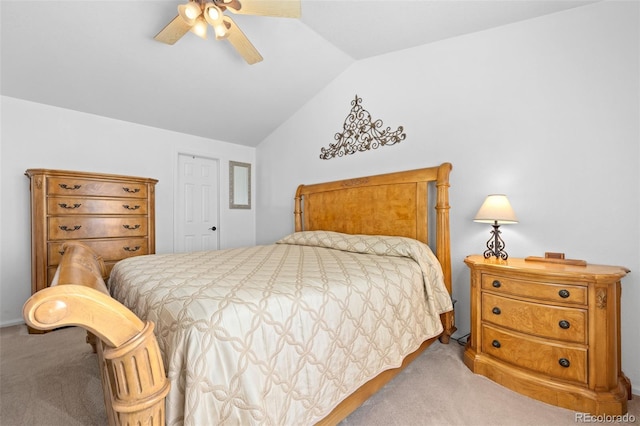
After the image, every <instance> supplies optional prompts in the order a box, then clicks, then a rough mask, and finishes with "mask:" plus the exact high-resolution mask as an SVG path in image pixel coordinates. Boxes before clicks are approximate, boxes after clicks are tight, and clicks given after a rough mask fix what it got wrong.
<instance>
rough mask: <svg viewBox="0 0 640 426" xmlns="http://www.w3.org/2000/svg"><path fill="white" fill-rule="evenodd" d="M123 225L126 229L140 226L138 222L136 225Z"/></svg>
mask: <svg viewBox="0 0 640 426" xmlns="http://www.w3.org/2000/svg"><path fill="white" fill-rule="evenodd" d="M122 227H123V228H124V229H138V228H140V225H138V224H136V225H122Z"/></svg>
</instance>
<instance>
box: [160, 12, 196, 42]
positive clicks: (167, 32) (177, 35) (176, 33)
mask: <svg viewBox="0 0 640 426" xmlns="http://www.w3.org/2000/svg"><path fill="white" fill-rule="evenodd" d="M190 29H191V25H189V24H187V23H186V22H185V21H184V19H182V18H181V17H180V15H178V16H176V17H175V18H174V19H173V21H171V22H169V23H168V24H167V26H166V27H164V28H163V29H162V31H160V32H159V33H158V34H156V36H155V37H154V39H155V40H157V41H161V42H162V43H167V44H175V42H176V41H178V40H180V39H181V38H182V36H183V35H185V34H186V33H187V32H188V31H189V30H190Z"/></svg>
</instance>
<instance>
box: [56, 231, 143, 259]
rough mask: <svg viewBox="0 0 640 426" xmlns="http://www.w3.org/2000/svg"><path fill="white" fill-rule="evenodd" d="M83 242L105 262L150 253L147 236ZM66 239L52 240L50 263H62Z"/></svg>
mask: <svg viewBox="0 0 640 426" xmlns="http://www.w3.org/2000/svg"><path fill="white" fill-rule="evenodd" d="M81 242H82V244H84V245H86V246H89V247H90V248H91V249H92V250H93V251H95V252H96V254H98V255H99V256H101V257H102V260H104V261H105V262H109V261H117V260H121V259H125V258H127V257H133V256H140V255H142V254H149V246H148V241H147V238H115V239H109V240H95V241H92V240H84V241H81ZM63 244H64V241H60V242H50V243H48V244H47V247H48V254H49V256H48V258H49V265H51V266H55V265H57V264H58V263H60V258H62V254H63V253H64V252H63V250H62V246H63Z"/></svg>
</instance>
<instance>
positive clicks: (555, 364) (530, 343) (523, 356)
mask: <svg viewBox="0 0 640 426" xmlns="http://www.w3.org/2000/svg"><path fill="white" fill-rule="evenodd" d="M482 351H483V352H484V353H486V354H489V355H491V356H493V357H495V358H498V359H500V360H502V361H505V362H508V363H511V364H513V365H516V366H518V367H523V368H526V369H529V370H532V371H535V372H537V373H542V374H546V375H549V376H553V377H556V378H559V379H564V380H570V381H576V382H580V383H587V348H586V347H581V346H579V345H569V344H566V343H565V344H563V345H558V344H554V343H553V342H551V341H545V340H543V339H536V338H528V337H526V336H524V335H520V334H517V333H512V332H510V331H507V330H501V329H498V328H494V327H492V326H489V325H483V326H482Z"/></svg>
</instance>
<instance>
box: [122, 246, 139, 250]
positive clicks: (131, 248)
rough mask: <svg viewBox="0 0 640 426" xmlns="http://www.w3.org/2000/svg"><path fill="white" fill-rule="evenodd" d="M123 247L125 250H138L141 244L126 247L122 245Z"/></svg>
mask: <svg viewBox="0 0 640 426" xmlns="http://www.w3.org/2000/svg"><path fill="white" fill-rule="evenodd" d="M122 249H123V250H124V251H138V250H140V246H135V247H129V246H125V247H122Z"/></svg>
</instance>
